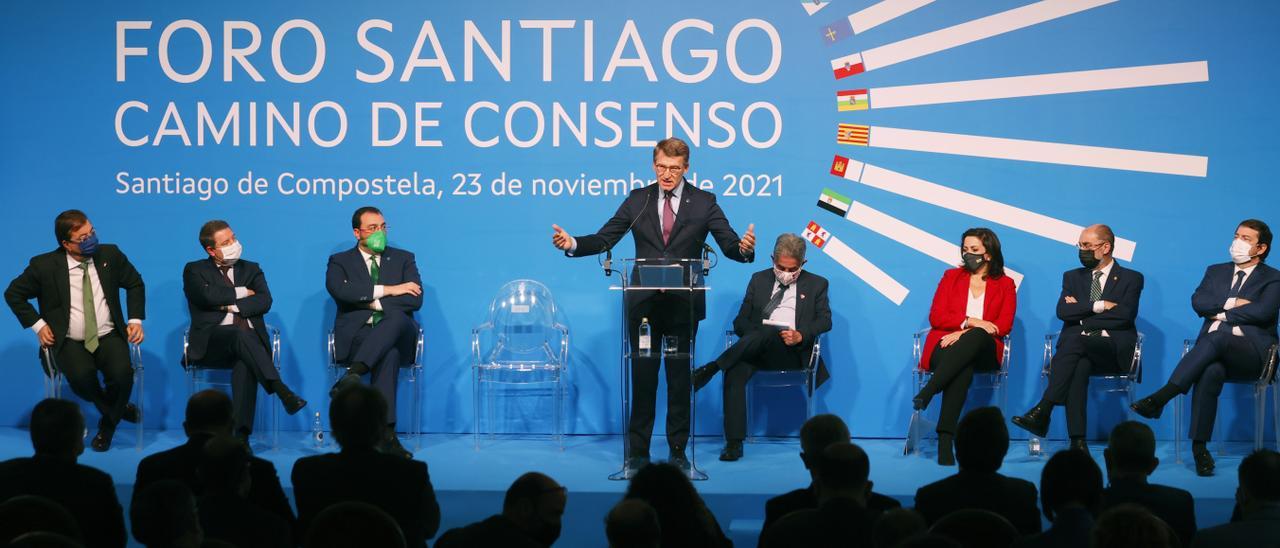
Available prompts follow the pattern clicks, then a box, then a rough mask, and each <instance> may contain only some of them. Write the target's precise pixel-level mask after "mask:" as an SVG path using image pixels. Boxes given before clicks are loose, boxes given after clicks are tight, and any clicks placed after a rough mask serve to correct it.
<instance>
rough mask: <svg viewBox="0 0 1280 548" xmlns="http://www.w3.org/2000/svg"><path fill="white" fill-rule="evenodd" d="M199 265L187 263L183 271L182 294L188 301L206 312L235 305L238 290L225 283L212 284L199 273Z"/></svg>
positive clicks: (198, 262)
mask: <svg viewBox="0 0 1280 548" xmlns="http://www.w3.org/2000/svg"><path fill="white" fill-rule="evenodd" d="M199 264H200V261H196V262H194V263H187V266H186V267H184V268H183V269H182V292H183V293H185V294H186V295H187V300H188V301H190V302H191V303H193V304H195V305H196V307H197V308H201V309H205V310H218V309H220V308H221V307H223V306H227V305H230V304H235V302H236V290H235V289H233V288H232V287H231V286H229V285H226V284H225V283H210V281H209V279H208V278H206V277H204V276H201V275H200V272H198V270H199V268H200V266H199ZM255 291H256V290H255ZM242 310H243V309H242Z"/></svg>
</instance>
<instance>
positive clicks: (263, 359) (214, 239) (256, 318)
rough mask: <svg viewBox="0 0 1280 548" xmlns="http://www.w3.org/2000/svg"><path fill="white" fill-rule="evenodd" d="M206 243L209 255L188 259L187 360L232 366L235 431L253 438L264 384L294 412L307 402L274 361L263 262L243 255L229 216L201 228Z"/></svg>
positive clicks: (184, 277)
mask: <svg viewBox="0 0 1280 548" xmlns="http://www.w3.org/2000/svg"><path fill="white" fill-rule="evenodd" d="M200 246H201V247H203V248H204V251H205V253H206V254H208V257H206V258H204V259H201V260H198V261H192V262H189V263H187V266H186V267H185V268H183V270H182V289H183V292H184V293H186V296H187V308H188V310H189V311H190V312H191V332H190V334H189V336H188V339H187V340H188V343H187V359H188V360H189V361H190V362H191V363H193V364H200V365H202V366H207V367H224V368H230V369H231V402H232V413H233V415H234V417H235V434H236V435H237V436H240V437H242V438H248V437H249V434H251V433H252V431H253V413H254V408H255V407H256V403H257V397H258V386H257V385H258V384H259V383H260V384H262V386H263V387H264V388H265V389H266V391H267V393H268V394H275V395H276V396H277V397H278V398H280V403H281V404H282V405H284V410H285V411H286V412H288V413H289V414H290V415H292V414H294V413H297V412H298V411H299V410H301V409H302V408H303V407H305V406H306V405H307V402H306V400H303V399H302V398H301V397H299V396H298V395H297V394H295V393H294V392H293V390H290V389H289V387H288V386H286V385H285V384H284V383H283V382H281V380H280V372H279V371H276V368H275V365H274V364H273V363H272V361H271V338H270V336H269V335H268V334H267V324H266V321H265V320H264V319H263V316H264V315H265V314H266V313H267V311H268V310H270V309H271V291H270V289H268V288H267V277H266V275H265V274H263V273H262V268H261V267H259V266H258V263H255V262H253V261H246V260H244V259H241V258H240V255H241V253H242V252H243V247H242V246H241V245H240V241H239V240H237V239H236V234H235V232H234V231H232V230H231V226H230V225H228V224H227V222H226V221H221V220H213V221H209V222H207V223H205V224H204V226H202V227H200Z"/></svg>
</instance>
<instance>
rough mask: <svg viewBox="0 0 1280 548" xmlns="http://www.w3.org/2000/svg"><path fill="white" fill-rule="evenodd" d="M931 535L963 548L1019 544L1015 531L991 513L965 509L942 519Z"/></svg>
mask: <svg viewBox="0 0 1280 548" xmlns="http://www.w3.org/2000/svg"><path fill="white" fill-rule="evenodd" d="M929 532H930V533H934V534H937V535H942V536H944V537H947V538H949V539H951V540H954V541H957V542H959V543H960V545H961V546H964V547H965V548H1004V547H1006V546H1010V545H1012V544H1013V543H1014V542H1017V541H1018V538H1019V535H1018V529H1017V528H1016V527H1014V526H1013V524H1012V523H1010V522H1009V520H1008V519H1005V517H1004V516H1001V515H1000V514H997V513H995V512H992V511H990V510H978V509H976V508H966V509H963V510H956V511H954V512H952V513H950V514H947V515H945V516H942V519H939V520H938V522H937V523H934V524H933V527H932V528H930V529H929Z"/></svg>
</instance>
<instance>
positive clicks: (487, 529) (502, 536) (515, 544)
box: [436, 472, 568, 548]
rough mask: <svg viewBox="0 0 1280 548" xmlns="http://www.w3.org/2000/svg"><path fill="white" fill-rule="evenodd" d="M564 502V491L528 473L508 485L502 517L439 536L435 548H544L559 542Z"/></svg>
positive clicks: (565, 501)
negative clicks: (499, 547) (494, 547)
mask: <svg viewBox="0 0 1280 548" xmlns="http://www.w3.org/2000/svg"><path fill="white" fill-rule="evenodd" d="M567 502H568V493H567V491H566V490H565V488H564V487H562V486H561V485H560V484H558V483H556V480H553V479H551V478H550V477H548V476H546V475H545V474H540V473H538V472H528V473H526V474H524V475H523V476H520V477H519V478H516V481H515V482H514V483H512V484H511V487H510V488H508V489H507V495H506V498H504V499H503V501H502V513H501V514H496V515H493V516H489V517H488V518H487V519H485V520H484V521H479V522H476V523H472V524H471V525H468V526H466V527H459V528H457V529H450V530H448V531H445V533H444V534H443V535H440V540H439V541H438V542H436V548H488V547H490V546H503V547H506V548H545V547H547V546H551V545H552V544H555V542H556V540H558V539H559V538H560V520H561V517H562V516H563V515H564V507H565V504H566V503H567Z"/></svg>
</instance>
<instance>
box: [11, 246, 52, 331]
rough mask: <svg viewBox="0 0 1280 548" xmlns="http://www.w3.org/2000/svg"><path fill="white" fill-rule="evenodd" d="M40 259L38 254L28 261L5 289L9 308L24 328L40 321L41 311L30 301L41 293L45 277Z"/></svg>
mask: <svg viewBox="0 0 1280 548" xmlns="http://www.w3.org/2000/svg"><path fill="white" fill-rule="evenodd" d="M39 259H40V257H38V256H37V257H33V258H32V259H31V261H30V262H29V263H27V268H25V269H23V271H22V273H21V274H18V277H17V278H14V279H13V281H11V282H9V287H8V288H6V289H5V290H4V302H6V303H8V305H9V310H12V311H13V315H14V316H17V318H18V323H20V324H22V327H24V328H29V327H31V326H33V325H35V324H36V322H37V321H40V312H38V311H37V310H36V307H35V306H32V305H31V302H30V301H31V299H34V298H36V297H38V296H39V295H40V289H41V283H42V280H43V279H44V277H43V276H41V272H40V266H39Z"/></svg>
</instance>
